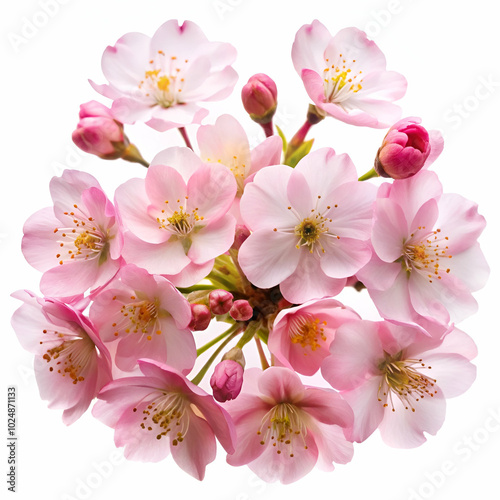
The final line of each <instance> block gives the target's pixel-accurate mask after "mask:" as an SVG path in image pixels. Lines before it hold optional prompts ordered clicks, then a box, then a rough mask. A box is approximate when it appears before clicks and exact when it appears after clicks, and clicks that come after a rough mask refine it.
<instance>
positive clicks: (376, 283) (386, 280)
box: [356, 252, 401, 290]
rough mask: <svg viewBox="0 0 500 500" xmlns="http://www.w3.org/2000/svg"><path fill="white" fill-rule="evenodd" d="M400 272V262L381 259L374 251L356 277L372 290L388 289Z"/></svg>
mask: <svg viewBox="0 0 500 500" xmlns="http://www.w3.org/2000/svg"><path fill="white" fill-rule="evenodd" d="M400 272H401V264H400V263H399V262H395V263H392V262H391V263H390V264H389V263H387V262H384V261H382V260H380V259H379V258H378V257H377V254H376V253H375V252H373V253H372V256H371V259H370V261H369V262H368V264H366V265H365V266H364V267H363V268H361V269H360V270H359V271H358V272H357V273H356V277H357V278H358V279H359V280H360V281H361V282H362V283H363V284H364V285H365V286H366V287H367V288H369V289H370V290H387V289H388V288H390V287H391V286H392V284H393V283H394V281H395V280H396V278H397V276H398V275H399V273H400Z"/></svg>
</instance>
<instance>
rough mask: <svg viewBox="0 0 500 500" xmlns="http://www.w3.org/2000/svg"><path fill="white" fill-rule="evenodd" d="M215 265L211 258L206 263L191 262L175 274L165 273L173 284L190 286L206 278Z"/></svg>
mask: <svg viewBox="0 0 500 500" xmlns="http://www.w3.org/2000/svg"><path fill="white" fill-rule="evenodd" d="M213 266H214V260H213V259H212V260H209V261H208V262H205V263H204V264H195V263H194V262H190V263H189V264H188V265H187V266H186V267H185V268H184V269H183V270H182V271H181V272H180V273H177V274H174V275H165V278H167V279H168V280H169V281H170V282H171V283H172V284H173V285H175V286H178V287H188V286H193V285H194V284H196V283H198V282H199V281H201V280H202V279H203V278H205V277H206V276H207V275H208V274H209V273H210V271H211V270H212V268H213Z"/></svg>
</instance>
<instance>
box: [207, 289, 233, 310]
mask: <svg viewBox="0 0 500 500" xmlns="http://www.w3.org/2000/svg"><path fill="white" fill-rule="evenodd" d="M208 301H209V304H210V310H211V311H212V313H213V314H215V315H216V316H218V315H220V314H226V313H227V312H229V310H230V309H231V306H232V305H233V295H232V294H231V293H229V292H228V291H227V290H213V291H211V292H210V295H209V296H208Z"/></svg>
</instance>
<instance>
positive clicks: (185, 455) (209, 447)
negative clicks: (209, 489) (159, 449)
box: [171, 412, 217, 481]
mask: <svg viewBox="0 0 500 500" xmlns="http://www.w3.org/2000/svg"><path fill="white" fill-rule="evenodd" d="M190 413H191V414H190V415H189V432H187V433H186V436H185V437H184V439H183V440H182V442H181V443H179V444H177V446H172V448H171V451H172V457H173V459H174V460H175V463H176V464H177V465H178V466H179V467H180V468H181V469H182V470H184V471H186V472H187V473H188V474H191V476H193V477H194V478H195V479H198V480H200V481H201V480H202V479H203V478H204V477H205V467H206V466H207V464H209V463H210V462H213V461H214V460H215V455H216V452H217V447H216V444H215V437H214V433H213V431H212V429H211V427H210V425H208V423H207V422H206V420H204V419H203V418H200V417H197V416H196V415H195V414H194V413H192V412H190Z"/></svg>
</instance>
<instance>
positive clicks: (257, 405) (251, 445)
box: [226, 374, 270, 466]
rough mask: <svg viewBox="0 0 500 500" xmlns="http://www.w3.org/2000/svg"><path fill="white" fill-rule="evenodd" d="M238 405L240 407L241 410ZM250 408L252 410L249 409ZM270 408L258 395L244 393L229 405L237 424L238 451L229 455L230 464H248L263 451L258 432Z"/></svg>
mask: <svg viewBox="0 0 500 500" xmlns="http://www.w3.org/2000/svg"><path fill="white" fill-rule="evenodd" d="M245 377H246V374H245ZM236 402H238V405H236ZM229 403H231V402H229ZM226 407H227V405H226ZM236 407H239V408H240V411H239V412H238V411H237V410H236ZM233 408H234V409H233ZM249 408H251V409H252V410H251V411H248V409H249ZM269 409H270V408H269V404H266V403H264V402H263V401H262V399H261V398H259V397H257V396H249V395H247V394H245V393H242V394H240V395H239V396H238V398H237V399H235V400H234V405H232V406H230V407H229V412H230V415H231V417H232V419H233V422H234V424H235V426H236V433H237V434H236V451H235V452H234V453H233V454H231V455H228V456H227V463H228V464H229V465H233V466H240V465H245V464H248V463H249V462H252V461H253V460H255V459H256V458H258V457H259V456H260V455H261V454H262V453H263V451H264V445H261V444H260V442H261V440H262V438H261V436H260V435H259V434H257V432H258V431H260V429H261V427H262V421H263V418H264V416H265V415H266V413H267V412H268V411H269Z"/></svg>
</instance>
